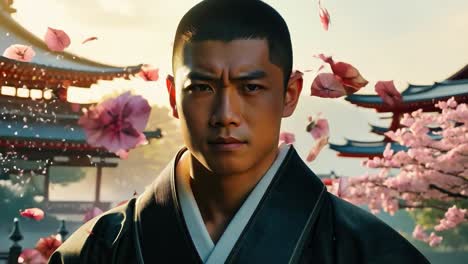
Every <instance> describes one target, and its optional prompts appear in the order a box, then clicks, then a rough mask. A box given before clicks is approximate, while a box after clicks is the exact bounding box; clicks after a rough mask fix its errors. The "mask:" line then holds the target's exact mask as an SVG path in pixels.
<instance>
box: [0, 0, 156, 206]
mask: <svg viewBox="0 0 468 264" xmlns="http://www.w3.org/2000/svg"><path fill="white" fill-rule="evenodd" d="M12 2H13V1H11V0H2V1H1V2H0V51H1V52H3V50H5V49H6V48H7V47H9V46H10V45H12V44H23V45H27V46H31V47H32V48H33V49H34V51H35V52H36V56H35V57H34V58H33V60H32V61H31V62H21V61H16V60H11V59H8V58H5V57H3V56H0V179H6V180H8V179H11V175H19V174H23V173H24V174H26V173H30V174H31V176H38V175H43V176H44V198H45V201H46V202H47V205H48V206H49V208H46V209H47V210H48V212H49V213H54V212H58V213H81V212H84V211H86V210H88V209H89V208H91V207H92V206H100V207H101V208H102V209H107V208H106V207H108V206H109V204H108V203H107V204H106V203H102V202H101V198H100V191H101V177H102V168H103V167H116V166H117V165H118V159H116V156H115V155H114V154H113V153H110V152H108V151H106V150H105V149H103V148H96V147H93V146H90V145H88V144H87V143H86V138H85V134H84V131H83V130H82V129H81V127H80V126H78V124H77V121H78V119H79V117H80V113H81V108H82V107H88V106H89V105H85V104H81V105H80V104H73V103H70V102H68V100H67V89H68V87H69V86H75V87H82V88H89V87H90V86H91V85H92V84H95V83H96V82H97V81H99V80H112V79H114V78H126V79H128V78H129V77H130V76H132V75H135V74H136V73H138V72H139V71H140V70H141V65H136V66H130V67H114V66H110V65H105V64H101V63H97V62H94V61H91V60H88V59H85V58H81V57H79V56H77V55H74V54H71V53H68V52H52V51H50V50H49V49H48V48H47V45H46V44H45V43H44V42H43V41H42V40H41V39H39V38H38V37H36V36H35V35H33V34H32V33H30V32H29V31H27V30H26V29H25V28H23V27H22V26H21V25H19V24H18V23H17V22H15V21H14V20H13V19H12V18H11V13H14V12H15V11H16V10H15V9H14V8H12V7H11V4H12ZM145 134H146V137H147V138H160V137H161V131H160V130H159V129H158V130H157V131H151V132H145ZM52 166H65V167H73V166H77V167H96V169H97V177H96V188H95V199H94V202H89V203H74V202H59V201H49V183H50V175H49V171H50V168H51V167H52Z"/></svg>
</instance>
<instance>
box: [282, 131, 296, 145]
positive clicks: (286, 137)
mask: <svg viewBox="0 0 468 264" xmlns="http://www.w3.org/2000/svg"><path fill="white" fill-rule="evenodd" d="M279 141H282V142H284V143H286V144H292V143H294V142H295V141H296V136H295V135H294V133H289V132H281V133H280V135H279Z"/></svg>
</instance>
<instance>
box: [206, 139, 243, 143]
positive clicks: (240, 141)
mask: <svg viewBox="0 0 468 264" xmlns="http://www.w3.org/2000/svg"><path fill="white" fill-rule="evenodd" d="M208 143H209V144H244V143H246V141H245V140H240V139H237V138H235V137H217V138H216V139H214V140H209V141H208Z"/></svg>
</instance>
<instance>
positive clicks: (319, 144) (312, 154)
mask: <svg viewBox="0 0 468 264" xmlns="http://www.w3.org/2000/svg"><path fill="white" fill-rule="evenodd" d="M327 144H328V136H325V137H321V138H319V139H318V140H316V142H315V144H314V145H313V146H312V148H311V149H310V151H309V154H308V155H307V158H306V160H307V161H308V162H312V161H314V160H315V159H316V158H317V156H318V154H319V153H320V151H321V150H322V149H323V148H324V147H325V146H326V145H327Z"/></svg>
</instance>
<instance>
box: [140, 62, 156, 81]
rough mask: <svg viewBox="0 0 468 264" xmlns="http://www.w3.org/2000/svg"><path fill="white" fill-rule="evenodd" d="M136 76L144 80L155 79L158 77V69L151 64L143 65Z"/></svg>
mask: <svg viewBox="0 0 468 264" xmlns="http://www.w3.org/2000/svg"><path fill="white" fill-rule="evenodd" d="M138 76H139V77H140V78H142V79H143V80H145V81H157V80H158V79H159V69H158V68H155V67H153V66H151V65H143V67H142V69H141V71H140V72H139V73H138Z"/></svg>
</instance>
